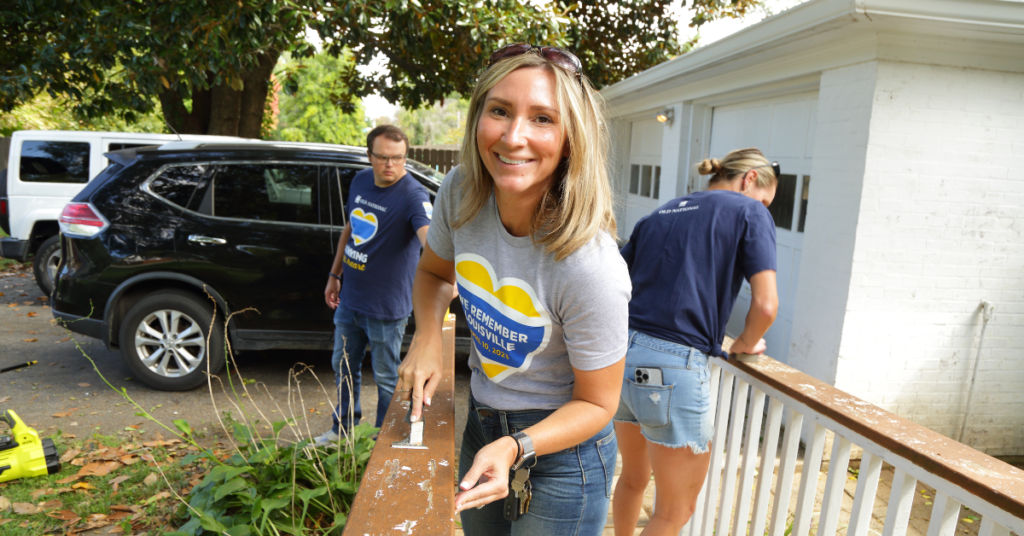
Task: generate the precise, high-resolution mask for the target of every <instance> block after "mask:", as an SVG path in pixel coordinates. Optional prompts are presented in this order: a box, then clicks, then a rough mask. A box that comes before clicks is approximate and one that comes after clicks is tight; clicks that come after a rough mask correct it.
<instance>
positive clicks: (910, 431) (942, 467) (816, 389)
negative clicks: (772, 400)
mask: <svg viewBox="0 0 1024 536" xmlns="http://www.w3.org/2000/svg"><path fill="white" fill-rule="evenodd" d="M729 363H730V364H732V365H733V366H735V367H736V369H738V370H740V371H743V372H746V373H747V374H749V375H750V377H751V378H752V379H754V380H756V381H757V382H759V383H760V384H761V387H762V388H764V389H766V390H767V391H769V392H771V391H776V392H778V393H781V394H784V395H786V396H788V397H790V398H792V399H793V400H794V401H796V402H798V403H800V404H803V405H805V406H806V407H807V408H809V409H810V410H811V411H813V412H815V413H818V414H820V415H822V416H824V417H826V418H828V419H831V420H832V421H833V422H835V423H837V424H839V425H841V426H843V427H845V428H847V429H849V430H851V431H853V432H855V433H857V434H858V435H860V436H862V437H864V438H865V439H867V440H869V441H871V442H873V443H875V444H876V445H878V446H879V447H881V448H882V449H884V450H887V451H889V452H891V453H893V454H895V455H896V456H899V457H901V458H903V459H906V460H908V461H909V462H911V463H913V464H915V465H917V466H919V467H921V468H922V469H924V470H925V471H927V472H929V473H931V474H933V475H936V476H938V477H940V478H942V479H945V480H946V481H948V482H950V483H951V484H954V485H956V486H958V487H960V488H962V489H963V490H965V491H966V492H968V493H970V494H972V495H974V496H976V497H978V498H980V499H982V500H984V501H986V502H988V503H989V504H992V505H993V506H995V507H997V508H1000V509H1002V510H1004V511H1006V512H1016V513H1018V515H1020V513H1021V512H1024V471H1022V470H1020V469H1018V468H1016V467H1014V466H1012V465H1010V464H1008V463H1006V462H1003V461H1001V460H999V459H996V458H993V457H992V456H989V455H987V454H984V453H982V452H979V451H977V450H975V449H973V448H971V447H969V446H967V445H964V444H963V443H959V442H957V441H955V440H953V439H950V438H948V437H946V436H944V435H942V434H940V433H938V432H935V431H933V430H931V429H929V428H925V427H924V426H921V425H919V424H916V423H914V422H911V421H908V420H906V419H903V418H900V417H899V416H897V415H895V414H893V413H891V412H888V411H886V410H883V409H882V408H879V407H878V406H875V405H873V404H870V403H868V402H865V401H863V400H861V399H859V398H857V397H855V396H853V395H850V394H849V393H846V392H844V391H840V390H839V389H836V388H835V387H833V386H831V385H829V384H827V383H825V382H822V381H820V380H818V379H816V378H813V377H811V376H809V375H807V374H805V373H803V372H800V371H799V370H797V369H794V368H792V367H790V366H788V365H786V364H784V363H781V362H779V361H776V360H774V359H771V358H769V357H762V358H759V359H754V360H749V361H747V360H743V361H738V360H729Z"/></svg>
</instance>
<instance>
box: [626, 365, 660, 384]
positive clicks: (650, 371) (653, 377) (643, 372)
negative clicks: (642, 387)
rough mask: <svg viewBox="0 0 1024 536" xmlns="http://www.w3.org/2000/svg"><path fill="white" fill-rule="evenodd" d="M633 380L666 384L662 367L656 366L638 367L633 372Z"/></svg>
mask: <svg viewBox="0 0 1024 536" xmlns="http://www.w3.org/2000/svg"><path fill="white" fill-rule="evenodd" d="M633 381H635V382H636V383H639V384H646V385H664V384H663V383H662V378H661V369H660V368H655V367H637V368H636V370H635V371H634V372H633Z"/></svg>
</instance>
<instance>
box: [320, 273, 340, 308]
mask: <svg viewBox="0 0 1024 536" xmlns="http://www.w3.org/2000/svg"><path fill="white" fill-rule="evenodd" d="M340 291H341V281H339V280H337V279H336V278H334V277H333V276H327V287H325V288H324V302H326V303H327V306H328V307H330V308H331V309H337V308H338V303H339V302H340V301H341V300H340V298H338V292H340Z"/></svg>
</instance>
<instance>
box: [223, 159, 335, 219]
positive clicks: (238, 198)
mask: <svg viewBox="0 0 1024 536" xmlns="http://www.w3.org/2000/svg"><path fill="white" fill-rule="evenodd" d="M318 173H319V168H318V167H317V166H310V165H299V164H220V165H216V166H214V171H213V173H212V176H213V185H212V188H209V189H207V196H209V195H210V193H211V192H212V196H213V199H212V200H211V201H212V202H211V203H210V205H212V207H213V211H212V215H213V216H217V217H221V218H241V219H247V220H262V221H280V222H292V223H316V212H315V211H314V210H313V195H312V193H313V189H314V188H315V187H316V185H317V184H316V183H317V175H318Z"/></svg>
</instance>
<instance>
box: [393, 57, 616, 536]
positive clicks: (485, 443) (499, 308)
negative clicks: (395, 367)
mask: <svg viewBox="0 0 1024 536" xmlns="http://www.w3.org/2000/svg"><path fill="white" fill-rule="evenodd" d="M466 124H467V127H466V136H465V141H464V142H463V154H462V165H461V166H460V167H459V168H457V169H456V170H453V171H452V172H451V173H450V174H449V176H448V177H447V178H446V179H445V181H444V183H443V184H442V186H441V190H440V192H439V193H438V196H437V200H436V202H435V210H434V219H433V222H432V223H431V226H430V232H429V234H428V237H427V247H425V248H424V252H423V256H422V257H421V259H420V264H419V266H418V269H417V274H416V283H415V285H414V288H413V304H414V307H413V308H414V314H415V315H416V333H415V335H414V336H413V341H412V345H411V347H410V350H409V353H408V354H407V356H406V359H405V361H404V362H403V363H402V366H401V368H400V370H399V375H400V380H399V389H403V388H404V389H410V390H411V391H412V404H413V409H412V414H413V416H414V418H416V417H418V416H419V415H420V411H421V407H422V404H429V401H430V397H431V395H432V394H433V392H434V390H435V389H436V386H437V382H438V380H439V379H440V333H441V330H440V326H441V318H442V315H443V314H444V311H445V308H446V306H447V305H448V301H449V298H450V297H451V286H452V285H457V286H458V292H459V299H460V301H461V303H462V307H463V309H464V310H465V311H466V318H467V323H468V324H469V327H470V329H471V330H472V331H473V340H474V348H473V351H472V352H471V355H470V358H469V364H470V368H471V369H472V378H471V397H470V408H471V409H470V412H469V417H468V422H467V423H466V429H465V432H464V435H463V441H462V453H461V457H460V464H459V475H460V476H459V479H460V484H459V488H460V492H459V493H458V495H457V496H456V498H455V505H456V510H457V511H460V512H461V514H462V523H463V529H464V531H465V532H466V534H469V535H476V534H479V535H491V534H510V533H515V534H559V535H562V534H583V535H596V534H600V533H601V531H602V528H603V526H604V523H605V519H606V517H607V512H608V505H609V497H610V494H611V489H612V488H611V482H612V477H613V472H614V468H615V452H616V447H615V435H614V433H613V430H612V426H611V418H612V416H613V415H614V413H615V409H616V407H617V406H618V392H619V390H620V388H621V382H622V370H623V357H624V355H625V349H626V316H627V303H628V301H629V288H630V287H629V278H628V274H627V272H626V266H625V263H624V262H623V260H622V258H621V256H620V255H619V254H618V251H617V248H616V244H615V240H614V232H615V218H614V216H613V215H612V205H611V194H610V191H611V189H610V186H609V184H608V173H607V169H606V165H607V161H606V154H607V136H606V129H605V122H604V119H603V117H602V112H601V106H600V100H599V97H598V96H597V94H596V93H595V92H594V90H593V89H592V88H591V87H590V84H589V82H588V81H587V79H586V77H585V76H583V74H582V71H581V67H580V63H579V60H578V59H577V58H576V57H575V56H573V55H572V54H571V53H569V52H567V51H565V50H562V49H558V48H554V47H533V46H530V45H525V44H517V45H510V46H508V47H505V48H504V49H501V50H499V51H498V52H495V53H494V54H493V55H492V58H491V64H490V66H489V67H488V69H487V70H486V71H485V72H484V73H483V74H482V75H481V77H480V79H479V81H478V84H477V86H476V89H475V91H474V93H473V96H472V99H471V100H470V116H469V118H468V119H467V123H466ZM511 477H515V479H516V482H515V485H514V487H513V488H512V489H511V490H510V479H511ZM510 492H511V494H510ZM531 498H532V500H531ZM503 499H504V500H503Z"/></svg>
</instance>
